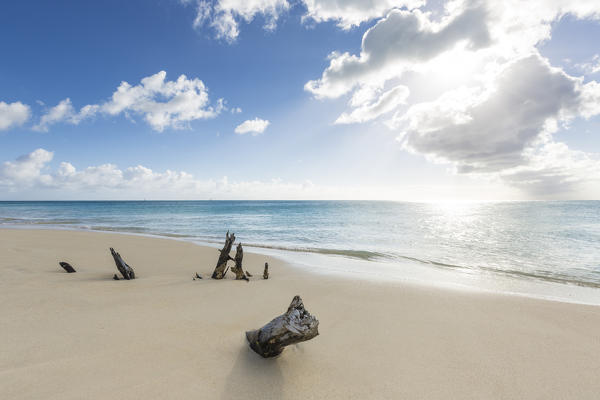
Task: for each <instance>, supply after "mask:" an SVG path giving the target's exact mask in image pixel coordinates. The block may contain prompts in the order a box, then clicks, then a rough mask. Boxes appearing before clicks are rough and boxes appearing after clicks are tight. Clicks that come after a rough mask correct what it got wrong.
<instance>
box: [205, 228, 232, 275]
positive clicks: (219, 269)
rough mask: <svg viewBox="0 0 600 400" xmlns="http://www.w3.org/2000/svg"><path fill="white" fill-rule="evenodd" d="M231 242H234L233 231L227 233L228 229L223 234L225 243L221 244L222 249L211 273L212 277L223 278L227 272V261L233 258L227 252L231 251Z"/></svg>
mask: <svg viewBox="0 0 600 400" xmlns="http://www.w3.org/2000/svg"><path fill="white" fill-rule="evenodd" d="M233 242H235V233H232V234H231V235H230V234H229V231H227V233H226V234H225V245H224V246H223V250H221V254H220V255H219V260H218V261H217V266H216V267H215V270H214V271H213V273H212V276H211V278H212V279H223V278H224V277H225V274H226V273H227V270H226V268H227V261H229V260H233V258H231V256H230V255H229V253H230V252H231V247H232V246H233Z"/></svg>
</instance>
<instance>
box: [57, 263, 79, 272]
mask: <svg viewBox="0 0 600 400" xmlns="http://www.w3.org/2000/svg"><path fill="white" fill-rule="evenodd" d="M59 264H60V266H61V267H63V269H64V270H65V271H67V272H68V273H73V272H77V271H75V268H73V267H72V266H71V264H69V263H68V262H64V261H61V262H59Z"/></svg>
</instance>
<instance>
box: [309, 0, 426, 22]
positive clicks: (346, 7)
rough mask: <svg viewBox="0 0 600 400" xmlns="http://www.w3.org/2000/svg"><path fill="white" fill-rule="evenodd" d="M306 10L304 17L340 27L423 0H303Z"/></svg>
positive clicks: (417, 3) (421, 3) (412, 6)
mask: <svg viewBox="0 0 600 400" xmlns="http://www.w3.org/2000/svg"><path fill="white" fill-rule="evenodd" d="M303 2H304V4H305V6H306V9H307V12H306V15H305V17H304V18H310V19H312V20H314V21H315V22H325V21H329V20H333V21H337V23H338V26H339V27H340V28H342V29H350V28H352V27H353V26H358V25H360V24H361V23H362V22H365V21H370V20H372V19H374V18H380V17H383V16H384V15H385V14H386V13H387V12H388V11H389V10H391V9H393V8H403V7H405V8H408V9H414V8H419V7H421V6H423V5H424V4H425V0H345V1H339V0H303Z"/></svg>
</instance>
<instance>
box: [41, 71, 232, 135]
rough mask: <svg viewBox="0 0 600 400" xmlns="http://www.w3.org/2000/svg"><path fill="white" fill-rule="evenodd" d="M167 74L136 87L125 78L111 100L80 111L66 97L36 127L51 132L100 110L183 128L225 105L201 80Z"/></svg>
mask: <svg viewBox="0 0 600 400" xmlns="http://www.w3.org/2000/svg"><path fill="white" fill-rule="evenodd" d="M166 75H167V73H166V72H165V71H160V72H158V73H156V74H154V75H151V76H148V77H145V78H143V79H142V80H141V82H140V84H138V85H135V86H132V85H131V84H129V83H128V82H125V81H123V82H121V84H120V85H119V87H118V88H117V90H116V91H115V92H114V93H113V94H112V97H111V98H110V100H109V101H107V102H105V103H102V104H91V105H86V106H84V107H82V108H81V109H80V110H79V111H76V110H75V108H74V107H73V105H72V103H71V100H70V99H69V98H67V99H65V100H62V101H61V102H59V103H58V104H57V105H56V106H54V107H52V108H50V110H48V112H47V113H46V114H44V115H43V116H42V117H41V119H40V122H39V123H38V124H37V125H36V126H35V127H34V128H35V129H38V130H41V131H47V130H48V127H49V126H50V125H52V124H56V123H59V122H67V123H70V124H74V125H77V124H79V123H80V122H81V121H83V120H84V119H86V118H90V117H93V116H94V115H96V114H98V113H102V114H104V115H119V114H122V113H124V114H126V115H129V114H130V113H131V114H138V115H142V116H143V118H144V120H145V121H146V122H147V123H148V124H149V125H150V126H151V127H152V129H154V130H156V131H159V132H162V131H163V130H164V129H165V128H173V129H180V128H182V127H184V126H185V124H186V123H188V122H191V121H194V120H198V119H208V118H213V117H215V116H217V115H218V114H219V113H220V112H221V111H222V110H223V109H224V108H225V105H224V100H223V99H219V100H218V101H217V104H216V105H215V106H211V105H210V102H209V96H208V89H207V88H206V86H205V85H204V83H203V82H202V81H201V80H200V79H198V78H194V79H188V78H187V77H186V76H185V75H180V76H179V78H177V80H176V81H165V78H166Z"/></svg>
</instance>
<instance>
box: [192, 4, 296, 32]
mask: <svg viewBox="0 0 600 400" xmlns="http://www.w3.org/2000/svg"><path fill="white" fill-rule="evenodd" d="M182 3H184V4H190V3H193V1H191V0H183V1H182ZM195 5H196V18H195V19H194V27H195V28H201V27H203V26H209V27H210V28H212V29H213V30H214V34H215V37H216V38H217V39H223V40H226V41H228V42H234V41H235V40H236V39H237V37H238V35H239V33H240V31H239V25H240V22H241V21H244V22H245V23H250V22H252V20H253V19H254V18H255V17H256V16H257V15H261V16H262V17H264V19H265V25H264V28H265V29H266V30H273V29H275V28H276V26H277V20H278V19H279V16H280V14H281V13H282V12H285V11H287V10H288V9H289V8H290V3H289V2H288V1H287V0H217V1H214V2H209V1H206V0H197V1H196V2H195Z"/></svg>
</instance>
